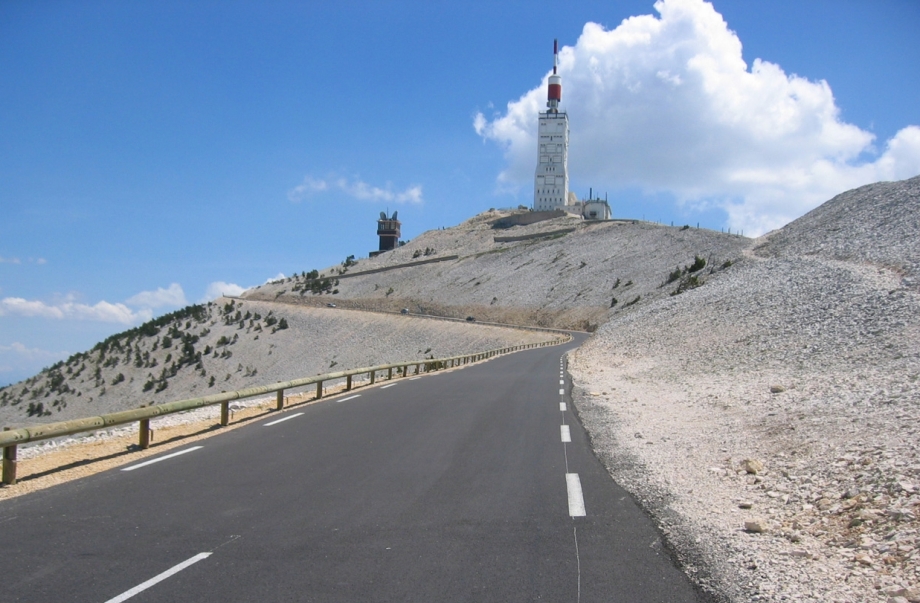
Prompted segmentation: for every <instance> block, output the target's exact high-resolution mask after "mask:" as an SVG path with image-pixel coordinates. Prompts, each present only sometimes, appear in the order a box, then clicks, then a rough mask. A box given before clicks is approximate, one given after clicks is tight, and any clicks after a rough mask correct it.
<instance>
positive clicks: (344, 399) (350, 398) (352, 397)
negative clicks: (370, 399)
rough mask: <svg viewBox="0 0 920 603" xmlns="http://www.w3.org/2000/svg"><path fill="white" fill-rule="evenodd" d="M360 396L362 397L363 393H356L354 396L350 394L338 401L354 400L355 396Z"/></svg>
mask: <svg viewBox="0 0 920 603" xmlns="http://www.w3.org/2000/svg"><path fill="white" fill-rule="evenodd" d="M360 397H361V394H355V395H354V396H348V397H347V398H342V399H341V400H336V402H347V401H348V400H354V399H355V398H360Z"/></svg>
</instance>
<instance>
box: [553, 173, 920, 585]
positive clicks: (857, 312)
mask: <svg viewBox="0 0 920 603" xmlns="http://www.w3.org/2000/svg"><path fill="white" fill-rule="evenodd" d="M918 216H920V178H914V179H912V180H907V181H903V182H896V183H879V184H875V185H871V186H867V187H863V188H861V189H857V190H856V191H851V192H849V193H845V194H843V195H840V196H839V197H836V198H835V199H833V200H831V201H829V202H827V203H826V204H825V205H823V206H822V207H820V208H818V209H816V210H815V211H813V212H812V213H810V214H808V215H806V216H804V217H802V218H801V219H799V220H797V221H796V222H793V223H792V224H790V225H789V226H787V227H786V228H784V229H782V230H780V231H777V232H775V233H772V234H770V235H768V236H766V237H764V238H763V239H762V240H758V241H756V247H755V249H756V252H752V253H748V254H747V256H746V257H745V259H744V261H742V262H741V263H740V264H739V265H736V266H733V267H732V268H731V269H729V270H726V271H725V272H724V273H723V274H722V275H720V277H719V278H718V279H713V281H712V282H711V283H709V284H707V285H706V286H704V287H701V288H698V289H695V290H693V291H689V292H687V293H684V294H682V295H680V296H677V297H673V298H669V299H662V300H659V301H656V302H654V303H652V304H649V305H647V306H644V307H640V308H638V309H637V310H636V311H635V312H633V313H630V314H628V315H624V316H622V317H613V319H612V320H611V321H610V322H608V323H607V324H605V325H604V326H603V327H602V328H601V329H600V330H599V331H598V333H597V335H596V336H595V337H594V338H593V339H592V340H591V341H590V342H588V343H587V344H586V345H584V346H583V347H582V348H581V349H579V350H578V351H577V352H576V353H575V354H573V356H572V362H571V370H572V372H573V376H574V379H575V381H576V383H577V384H578V387H577V407H578V409H579V412H580V414H581V417H582V420H583V421H584V423H585V426H586V427H587V428H588V430H589V432H590V433H591V435H592V438H593V443H594V445H595V447H596V449H597V451H598V452H599V454H600V455H601V457H602V458H603V459H604V460H605V462H606V463H607V465H608V467H609V468H610V470H611V473H612V474H613V476H614V477H615V478H616V479H617V480H618V481H620V482H621V483H622V484H624V485H625V486H626V487H627V488H629V489H630V490H631V491H632V492H634V493H635V494H636V495H637V496H638V497H639V498H640V499H641V500H642V501H643V503H644V504H645V505H646V506H647V507H648V508H649V509H650V510H651V511H652V512H653V514H654V515H655V516H656V518H657V519H658V520H659V521H660V522H661V524H662V525H663V526H664V529H665V531H666V533H667V534H668V536H669V538H670V539H671V540H672V543H673V544H674V545H675V547H676V549H677V550H678V552H679V554H680V556H681V557H682V558H683V559H684V561H685V563H686V565H687V567H688V569H689V570H690V571H691V573H692V574H694V575H695V576H696V577H697V579H698V580H700V581H701V583H703V584H704V585H706V586H707V587H709V588H711V589H712V590H713V591H715V592H720V593H723V594H725V595H726V596H727V598H728V599H730V600H732V601H785V600H804V601H854V602H855V601H886V600H888V599H889V597H893V596H900V595H899V593H900V594H905V593H906V594H908V595H910V594H911V593H912V592H916V591H911V590H910V588H911V587H917V586H920V529H918V528H920V523H918V520H917V517H918V516H920V287H918V286H917V281H916V280H915V275H916V274H917V258H918V257H920V227H918ZM746 459H754V460H758V461H760V462H762V463H763V465H764V470H763V471H762V472H759V473H758V474H756V475H755V474H751V473H748V472H746V471H745V470H744V469H743V468H742V464H741V463H742V461H744V460H746ZM741 506H745V507H748V506H749V507H750V508H748V509H744V508H741ZM745 522H758V523H760V524H761V525H763V526H764V527H765V528H766V532H764V533H752V532H746V531H744V526H745ZM750 525H751V526H752V527H753V525H754V524H750ZM904 589H907V590H904ZM902 591H903V592H902Z"/></svg>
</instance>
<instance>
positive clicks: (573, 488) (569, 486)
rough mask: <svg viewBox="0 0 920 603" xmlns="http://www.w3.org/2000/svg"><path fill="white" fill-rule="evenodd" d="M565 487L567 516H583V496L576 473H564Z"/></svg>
mask: <svg viewBox="0 0 920 603" xmlns="http://www.w3.org/2000/svg"><path fill="white" fill-rule="evenodd" d="M565 488H566V490H567V491H568V494H569V517H584V516H585V515H586V513H585V497H584V494H582V491H581V480H580V479H578V474H577V473H566V474H565Z"/></svg>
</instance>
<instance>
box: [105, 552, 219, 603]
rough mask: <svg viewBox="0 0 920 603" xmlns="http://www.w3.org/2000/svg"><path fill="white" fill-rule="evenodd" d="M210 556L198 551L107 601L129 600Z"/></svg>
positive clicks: (119, 601) (111, 602)
mask: <svg viewBox="0 0 920 603" xmlns="http://www.w3.org/2000/svg"><path fill="white" fill-rule="evenodd" d="M210 556H211V553H198V554H197V555H195V556H194V557H192V558H191V559H186V560H185V561H183V562H182V563H180V564H179V565H174V566H173V567H171V568H169V569H168V570H166V571H165V572H163V573H162V574H158V575H156V576H154V577H153V578H151V579H150V580H147V581H146V582H144V583H142V584H138V585H137V586H135V587H134V588H132V589H131V590H126V591H125V592H123V593H121V594H120V595H118V596H117V597H115V598H114V599H109V600H108V601H106V602H105V603H121V602H122V601H127V600H128V599H130V598H131V597H133V596H134V595H136V594H137V593H139V592H141V591H145V590H147V589H148V588H150V587H151V586H153V585H154V584H156V583H157V582H162V581H163V580H165V579H167V578H169V577H170V576H172V575H173V574H178V573H179V572H181V571H182V570H184V569H185V568H187V567H188V566H190V565H192V564H195V563H198V562H199V561H201V560H202V559H207V558H208V557H210Z"/></svg>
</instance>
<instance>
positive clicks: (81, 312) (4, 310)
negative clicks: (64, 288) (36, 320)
mask: <svg viewBox="0 0 920 603" xmlns="http://www.w3.org/2000/svg"><path fill="white" fill-rule="evenodd" d="M185 305H188V302H187V301H186V299H185V292H184V291H183V290H182V287H181V286H180V285H179V284H178V283H172V284H171V285H170V286H169V287H167V288H166V289H163V288H162V287H160V288H158V289H156V290H155V291H141V292H140V293H138V294H136V295H133V296H131V297H129V298H128V299H127V300H125V302H124V303H120V302H119V303H112V302H108V301H105V300H102V301H98V302H96V303H95V304H86V303H82V302H80V301H78V300H77V298H76V296H74V295H72V294H70V295H66V296H64V297H63V298H59V299H55V300H54V301H51V302H46V301H42V300H34V299H33V300H30V299H24V298H22V297H4V298H3V299H0V316H3V315H14V316H30V317H40V318H51V319H55V320H90V321H97V322H114V323H119V324H123V325H132V324H137V323H141V322H144V321H147V320H150V319H151V318H153V315H154V312H153V311H154V309H156V308H163V307H170V308H179V307H182V306H185ZM132 308H133V309H132Z"/></svg>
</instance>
